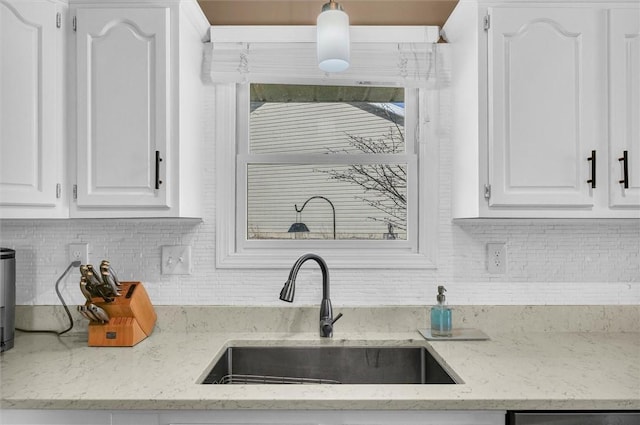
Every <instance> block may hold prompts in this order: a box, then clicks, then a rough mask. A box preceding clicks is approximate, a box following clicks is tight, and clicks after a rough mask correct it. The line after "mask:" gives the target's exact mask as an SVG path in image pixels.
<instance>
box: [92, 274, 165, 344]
mask: <svg viewBox="0 0 640 425" xmlns="http://www.w3.org/2000/svg"><path fill="white" fill-rule="evenodd" d="M120 292H121V294H122V295H121V296H119V297H116V299H115V300H114V301H113V302H110V303H107V302H104V301H103V300H102V299H101V298H94V299H93V300H92V301H93V304H95V305H97V306H98V307H100V308H102V309H103V310H104V311H105V312H106V313H107V314H108V315H109V322H108V323H104V324H102V323H97V322H90V323H89V346H90V347H133V346H134V345H136V344H137V343H139V342H140V341H142V340H143V339H145V338H146V337H148V336H149V335H151V332H153V327H154V326H155V324H156V319H157V316H156V312H155V310H154V309H153V305H152V304H151V300H150V299H149V295H148V294H147V291H146V290H145V289H144V286H142V282H122V286H121V287H120Z"/></svg>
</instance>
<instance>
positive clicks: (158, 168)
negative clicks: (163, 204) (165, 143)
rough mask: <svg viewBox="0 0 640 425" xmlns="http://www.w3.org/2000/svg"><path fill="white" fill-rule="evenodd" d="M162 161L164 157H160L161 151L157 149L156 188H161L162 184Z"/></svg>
mask: <svg viewBox="0 0 640 425" xmlns="http://www.w3.org/2000/svg"><path fill="white" fill-rule="evenodd" d="M161 162H162V158H160V151H156V189H160V185H161V184H162V180H160V163H161Z"/></svg>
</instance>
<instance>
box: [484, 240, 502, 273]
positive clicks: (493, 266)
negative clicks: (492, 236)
mask: <svg viewBox="0 0 640 425" xmlns="http://www.w3.org/2000/svg"><path fill="white" fill-rule="evenodd" d="M487 270H488V271H489V273H492V274H504V273H506V272H507V246H506V244H505V243H504V242H495V243H488V244H487Z"/></svg>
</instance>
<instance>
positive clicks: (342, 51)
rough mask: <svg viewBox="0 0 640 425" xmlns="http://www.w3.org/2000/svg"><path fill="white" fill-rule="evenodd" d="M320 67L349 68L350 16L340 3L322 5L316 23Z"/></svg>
mask: <svg viewBox="0 0 640 425" xmlns="http://www.w3.org/2000/svg"><path fill="white" fill-rule="evenodd" d="M316 31H317V40H316V41H317V49H318V67H320V69H321V70H323V71H325V72H340V71H344V70H346V69H347V68H349V50H350V48H349V16H348V15H347V14H346V13H345V12H344V10H343V9H342V6H341V5H340V4H339V3H336V2H334V1H333V0H330V1H329V3H326V4H325V5H324V6H322V12H321V13H320V15H318V21H317V25H316Z"/></svg>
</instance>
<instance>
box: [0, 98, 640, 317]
mask: <svg viewBox="0 0 640 425" xmlns="http://www.w3.org/2000/svg"><path fill="white" fill-rule="evenodd" d="M445 109H448V108H445ZM443 118H445V119H444V120H442V122H443V123H445V124H444V128H443V129H442V132H441V133H442V134H444V135H445V136H443V137H442V139H441V140H440V145H441V146H440V155H441V158H440V163H441V170H440V215H439V217H437V220H438V222H439V236H438V239H439V241H438V269H437V270H432V271H417V270H386V271H380V270H372V271H368V270H336V269H333V270H331V264H329V268H330V270H331V282H332V287H331V290H332V293H331V298H332V300H333V304H334V308H339V306H340V305H351V306H356V305H419V304H432V303H433V302H434V301H435V292H436V286H437V285H438V284H444V285H445V286H447V289H448V300H449V302H450V303H451V304H640V256H639V255H640V254H639V253H640V223H639V222H638V221H637V220H484V221H482V220H476V221H463V222H456V223H452V222H451V218H450V217H451V208H450V191H449V188H450V183H451V171H450V170H451V166H450V165H451V149H450V146H449V141H448V139H447V137H446V134H447V133H448V132H447V128H446V127H447V126H448V124H447V122H448V121H449V120H448V119H447V118H448V117H443ZM207 125H208V130H207V134H208V135H209V136H208V140H207V144H206V146H205V152H204V157H205V158H209V160H208V163H207V165H206V175H207V176H208V177H207V181H206V182H205V184H204V187H205V188H206V193H205V194H204V195H205V199H206V203H205V209H204V211H205V213H204V217H203V221H202V222H200V221H196V220H160V219H157V220H156V219H153V220H150V219H145V220H132V219H121V220H117V219H103V220H97V219H96V220H91V219H86V220H60V221H58V220H3V221H0V246H3V247H10V248H14V249H16V251H17V254H16V255H17V282H18V288H17V303H18V304H59V301H58V300H57V297H56V295H55V291H54V284H55V281H56V279H57V278H58V276H59V275H60V274H61V273H62V272H63V271H64V269H65V268H66V267H67V265H68V264H69V262H68V261H67V244H68V243H70V242H88V243H89V244H90V245H89V249H90V259H91V261H92V262H93V263H94V264H95V263H99V262H100V260H101V259H103V258H107V259H109V260H111V262H112V264H113V265H114V267H115V268H116V270H117V271H118V272H119V274H120V277H121V278H122V279H124V280H141V281H143V282H145V287H146V288H147V290H148V292H149V294H150V296H151V299H152V301H153V302H154V303H155V304H158V305H160V304H203V305H282V302H281V301H279V300H278V294H279V292H280V289H281V287H282V284H283V283H284V281H285V279H286V277H287V274H288V270H284V269H282V270H235V271H230V270H216V268H215V259H214V257H215V256H214V253H215V222H214V220H215V204H214V199H215V196H214V193H215V192H214V191H215V187H216V182H215V181H214V162H215V161H214V158H215V146H214V144H213V143H212V140H211V136H212V135H213V123H212V122H209V123H208V124H207ZM457 125H460V124H457ZM487 242H506V244H507V251H508V271H507V273H506V274H504V275H490V274H488V273H487V272H486V269H485V249H486V247H485V245H486V243H487ZM183 244H184V245H191V246H192V256H193V274H192V275H190V276H167V275H162V274H161V273H160V252H161V250H160V247H161V246H162V245H183ZM294 261H295V258H292V259H291V263H293V262H294ZM304 269H305V270H303V272H304V273H301V275H300V278H299V279H298V286H297V291H296V301H295V303H294V305H316V304H317V303H318V302H319V300H320V297H321V288H320V286H321V285H320V273H319V271H318V269H316V268H314V267H313V266H312V265H308V266H307V265H305V267H304ZM307 269H308V270H307ZM78 280H79V274H78V272H77V271H76V270H74V272H73V275H72V276H71V277H68V278H67V279H65V280H64V283H63V285H62V286H61V288H62V290H63V291H62V293H63V295H64V296H65V298H66V300H67V302H68V303H70V304H73V303H79V302H81V300H82V297H81V295H80V291H79V289H78V285H77V282H78Z"/></svg>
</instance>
